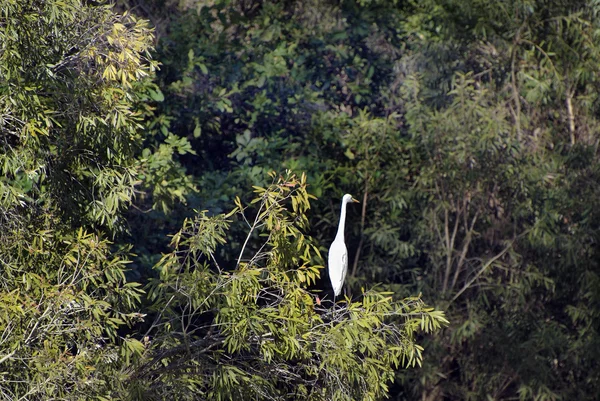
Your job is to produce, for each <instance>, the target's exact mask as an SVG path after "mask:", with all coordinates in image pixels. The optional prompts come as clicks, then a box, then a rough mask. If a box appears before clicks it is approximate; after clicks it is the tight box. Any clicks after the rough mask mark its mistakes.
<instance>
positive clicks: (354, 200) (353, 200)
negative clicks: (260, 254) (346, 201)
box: [352, 198, 360, 203]
mask: <svg viewBox="0 0 600 401" xmlns="http://www.w3.org/2000/svg"><path fill="white" fill-rule="evenodd" d="M352 202H356V203H360V202H359V201H357V200H356V199H354V198H352Z"/></svg>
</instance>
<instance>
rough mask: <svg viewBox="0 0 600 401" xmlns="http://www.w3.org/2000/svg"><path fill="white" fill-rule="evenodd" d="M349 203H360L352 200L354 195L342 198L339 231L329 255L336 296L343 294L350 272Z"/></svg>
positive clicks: (330, 276)
mask: <svg viewBox="0 0 600 401" xmlns="http://www.w3.org/2000/svg"><path fill="white" fill-rule="evenodd" d="M348 202H358V201H357V200H356V199H354V198H352V195H349V194H346V195H344V197H343V198H342V211H341V213H340V222H339V224H338V231H337V234H336V236H335V239H334V240H333V243H332V244H331V246H330V247H329V255H328V258H327V264H328V267H329V279H330V280H331V286H332V287H333V293H334V296H338V295H340V294H341V293H342V287H343V286H344V280H345V279H346V272H347V271H348V250H347V249H346V244H345V243H344V227H345V225H346V204H347V203H348Z"/></svg>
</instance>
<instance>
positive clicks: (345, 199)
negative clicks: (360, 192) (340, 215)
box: [342, 194, 360, 203]
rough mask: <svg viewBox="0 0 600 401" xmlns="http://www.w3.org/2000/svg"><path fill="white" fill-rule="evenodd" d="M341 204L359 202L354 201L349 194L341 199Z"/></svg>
mask: <svg viewBox="0 0 600 401" xmlns="http://www.w3.org/2000/svg"><path fill="white" fill-rule="evenodd" d="M342 202H344V203H350V202H356V203H360V202H359V201H357V200H356V199H354V198H353V197H352V195H350V194H346V195H344V197H343V198H342Z"/></svg>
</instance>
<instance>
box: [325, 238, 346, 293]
mask: <svg viewBox="0 0 600 401" xmlns="http://www.w3.org/2000/svg"><path fill="white" fill-rule="evenodd" d="M328 263H329V279H330V280H331V286H332V287H333V292H334V294H335V296H336V297H337V296H338V295H340V293H341V292H342V286H343V285H344V280H345V279H346V272H347V271H348V250H347V249H346V244H344V240H343V239H342V240H341V241H338V240H335V241H333V243H332V244H331V247H330V248H329V257H328Z"/></svg>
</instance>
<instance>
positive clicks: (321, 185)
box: [127, 0, 600, 400]
mask: <svg viewBox="0 0 600 401" xmlns="http://www.w3.org/2000/svg"><path fill="white" fill-rule="evenodd" d="M127 4H128V5H129V6H131V7H132V9H139V10H141V11H142V12H143V13H145V14H144V15H146V16H147V17H148V18H150V19H151V20H152V21H153V22H154V23H155V25H156V26H157V29H158V32H159V39H160V40H159V43H158V46H157V59H158V60H160V61H161V63H162V69H161V71H160V73H159V74H158V76H157V83H158V85H159V87H160V88H161V90H162V92H163V93H164V95H165V101H164V102H162V103H161V104H159V105H158V108H157V114H156V116H157V118H162V119H164V120H168V121H169V122H170V127H169V128H170V130H171V132H173V133H175V134H176V135H178V136H180V137H182V138H187V139H188V140H189V141H190V143H191V144H192V147H193V148H194V150H195V151H196V152H197V157H195V158H193V161H190V162H186V165H187V166H189V170H188V171H189V172H190V173H192V174H193V176H194V177H195V182H196V183H197V188H198V190H199V193H198V195H197V197H195V198H190V202H192V203H194V202H197V204H199V205H202V207H206V208H210V209H211V210H215V211H219V210H227V208H228V207H229V206H228V205H230V204H233V202H234V199H235V196H236V195H237V194H239V193H240V188H244V187H247V186H248V185H257V183H264V180H265V177H266V172H268V171H270V170H271V169H281V167H286V168H292V169H294V170H299V171H305V172H306V173H307V177H308V178H307V182H308V183H309V184H310V187H309V190H310V192H311V193H312V194H314V195H316V196H317V198H318V200H317V201H316V202H315V203H314V205H315V206H314V209H313V214H312V216H311V224H312V225H311V228H310V232H311V233H312V234H313V237H314V239H315V241H316V242H315V243H316V244H319V245H320V246H321V248H320V249H321V251H324V250H325V249H326V247H327V245H328V243H329V241H330V240H331V238H333V235H334V230H335V224H336V221H337V220H336V218H337V213H338V207H339V206H338V201H339V199H340V198H341V195H342V194H343V193H345V192H350V193H352V194H353V195H355V197H357V198H359V199H360V200H361V201H362V208H360V209H356V211H350V216H349V218H350V223H349V225H348V228H349V230H352V232H351V233H350V232H349V233H348V236H347V241H348V242H349V249H350V253H351V255H350V271H349V278H348V288H347V291H346V293H347V294H348V295H351V296H352V297H355V296H358V294H361V290H360V289H361V288H362V287H364V286H370V285H372V284H373V283H381V286H382V288H385V289H388V290H390V291H393V292H394V293H395V294H397V295H400V296H408V295H410V294H415V293H418V292H422V293H423V294H424V297H425V298H426V299H428V300H432V301H434V302H435V304H436V305H438V306H439V307H440V308H441V309H444V310H446V311H447V313H448V314H449V320H450V321H451V322H452V326H451V327H450V328H448V329H447V330H445V331H443V332H442V333H441V334H440V335H438V336H435V337H433V338H429V339H428V340H427V350H428V352H427V353H426V356H425V361H424V367H423V369H421V370H415V371H399V372H398V377H397V378H398V381H397V385H396V386H395V387H394V388H393V389H392V397H394V398H396V399H415V398H417V397H418V398H420V399H423V400H435V399H456V400H463V399H474V400H479V399H517V398H518V399H538V400H555V399H594V398H595V397H596V394H597V393H598V391H599V390H600V389H599V388H598V386H599V385H600V383H599V379H600V377H599V375H598V372H599V371H600V370H599V369H598V366H597V362H596V361H597V358H598V351H597V349H598V347H597V346H598V343H599V337H598V329H599V327H598V313H599V308H598V307H599V306H600V305H599V303H598V295H597V294H599V293H600V286H599V284H600V281H599V279H598V273H599V267H598V262H597V260H598V255H597V249H598V223H599V220H598V217H599V216H598V213H597V208H595V207H594V206H595V200H596V199H597V198H598V194H599V189H600V188H599V187H598V171H599V170H598V168H599V164H598V138H597V131H598V104H599V103H598V98H597V93H598V79H597V76H598V65H600V64H599V63H598V55H599V53H598V51H599V50H600V47H599V39H600V38H599V36H598V32H600V31H599V30H598V28H599V21H598V11H599V9H598V3H597V2H595V1H568V2H567V1H559V0H556V1H545V0H533V1H532V0H510V1H508V0H498V1H495V2H492V3H490V2H482V1H478V0H468V1H442V0H426V1H403V2H394V1H385V0H373V1H358V2H354V1H349V2H347V1H344V2H335V1H325V2H323V1H320V2H316V1H303V2H297V1H286V2H271V1H217V2H211V3H208V2H202V1H191V2H185V3H181V4H175V3H169V2H167V3H160V2H152V1H143V2H142V1H137V2H133V1H132V2H129V3H127ZM136 7H137V8H136ZM165 16H168V17H166V18H165ZM190 160H192V159H190ZM230 235H231V236H230V237H229V240H231V241H241V238H243V235H244V233H243V232H242V231H238V229H237V228H235V227H234V228H233V231H232V232H231V234H230ZM221 257H222V258H224V259H226V260H229V261H230V262H231V261H232V260H233V259H234V258H235V255H229V256H228V255H221ZM318 286H319V287H320V288H322V289H325V290H326V287H327V283H326V280H324V281H322V282H321V281H320V282H319V283H318Z"/></svg>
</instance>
